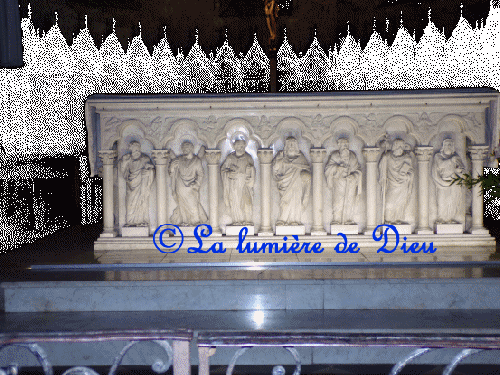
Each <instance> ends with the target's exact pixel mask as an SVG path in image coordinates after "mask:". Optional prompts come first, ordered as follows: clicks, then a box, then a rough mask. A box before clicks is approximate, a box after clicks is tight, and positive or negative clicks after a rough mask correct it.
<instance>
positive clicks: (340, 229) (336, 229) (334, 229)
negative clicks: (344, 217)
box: [330, 224, 359, 236]
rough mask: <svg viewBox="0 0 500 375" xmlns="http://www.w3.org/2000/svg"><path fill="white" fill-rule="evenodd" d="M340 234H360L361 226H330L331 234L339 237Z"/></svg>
mask: <svg viewBox="0 0 500 375" xmlns="http://www.w3.org/2000/svg"><path fill="white" fill-rule="evenodd" d="M338 233H343V234H359V225H358V224H353V225H340V224H332V225H330V234H331V235H334V236H335V235H337V234H338Z"/></svg>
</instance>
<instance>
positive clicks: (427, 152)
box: [415, 146, 434, 161]
mask: <svg viewBox="0 0 500 375" xmlns="http://www.w3.org/2000/svg"><path fill="white" fill-rule="evenodd" d="M433 152H434V147H432V146H417V147H415V154H416V156H417V160H418V161H429V160H431V156H432V153H433Z"/></svg>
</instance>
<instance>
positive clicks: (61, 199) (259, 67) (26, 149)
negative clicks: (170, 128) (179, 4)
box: [0, 0, 500, 253]
mask: <svg viewBox="0 0 500 375" xmlns="http://www.w3.org/2000/svg"><path fill="white" fill-rule="evenodd" d="M66 3H67V4H70V5H72V6H81V7H83V8H79V9H80V10H81V9H87V8H88V9H89V11H92V12H94V14H95V12H98V11H99V9H104V10H102V11H103V12H105V11H106V10H109V9H108V7H112V6H114V7H115V8H116V9H118V8H119V9H122V8H123V9H125V10H124V11H122V12H121V13H119V12H118V13H116V14H115V15H114V16H113V17H110V18H109V19H107V21H106V25H105V28H104V29H103V31H102V33H101V34H99V36H98V37H97V36H96V35H97V34H96V27H97V26H96V25H94V24H93V23H92V22H91V21H89V18H88V17H87V16H86V14H83V13H81V12H80V13H79V18H78V22H73V21H71V20H65V19H63V16H62V15H61V14H63V13H64V12H61V14H60V11H59V10H57V9H56V11H54V12H52V8H51V7H50V2H49V1H47V2H46V4H47V7H46V8H47V9H45V10H46V11H47V12H48V13H47V12H46V13H45V18H44V20H45V21H44V22H45V23H43V26H42V27H41V26H40V20H39V19H38V20H37V17H36V16H35V15H34V12H33V8H32V6H31V4H30V3H26V4H21V5H22V6H21V14H22V43H23V58H24V65H23V66H22V67H18V68H0V87H1V88H0V113H1V120H0V121H1V126H0V197H1V199H0V213H1V214H0V246H1V250H0V252H3V253H5V252H8V251H12V250H15V249H17V248H19V247H20V246H22V245H25V244H28V243H30V242H33V241H35V240H37V239H40V238H43V237H45V236H47V235H50V234H53V233H56V232H57V231H60V230H62V229H65V228H68V227H70V226H74V225H77V224H83V225H87V224H94V223H102V179H100V178H99V177H93V178H90V168H89V163H88V153H87V147H88V145H87V130H86V124H85V116H84V107H85V101H86V99H87V98H88V97H89V96H90V95H93V94H96V93H103V94H120V95H142V94H191V93H229V92H231V93H259V92H269V87H270V84H269V59H268V56H267V51H266V46H265V44H264V43H265V42H264V41H265V40H266V38H267V29H266V26H265V21H264V17H263V15H262V17H261V20H260V22H259V23H253V24H252V22H246V23H244V24H245V25H246V26H242V27H241V28H240V30H239V31H241V33H240V34H238V33H236V32H235V25H238V22H237V21H238V20H239V19H246V17H250V18H251V17H254V18H255V17H259V15H258V12H257V11H256V10H255V9H260V8H258V7H260V5H261V4H260V2H255V4H254V5H253V6H254V8H255V9H254V8H252V9H250V10H248V9H246V8H242V7H241V4H242V3H245V2H236V1H233V0H231V1H221V2H214V5H213V8H214V12H215V13H216V15H217V18H216V19H211V20H212V21H213V22H215V24H216V25H217V27H214V28H213V30H215V31H213V35H212V34H210V31H207V29H200V27H198V26H197V24H196V22H185V25H184V29H182V25H183V24H182V22H181V23H179V21H178V20H177V21H175V22H177V23H176V25H177V26H176V27H177V28H176V29H175V30H176V31H175V33H174V31H173V30H174V29H173V27H172V24H173V23H174V20H173V18H170V19H169V18H164V19H156V20H155V22H156V23H155V25H156V26H155V27H156V32H155V33H153V34H154V35H153V34H152V32H151V25H150V23H149V22H148V20H147V19H145V18H144V15H142V16H141V17H137V18H135V19H134V17H132V16H130V17H129V18H128V19H125V21H124V19H123V14H125V13H126V12H131V13H130V14H132V15H133V14H134V13H133V12H134V11H137V9H140V8H141V2H140V1H132V0H130V1H122V2H112V1H110V2H109V4H107V3H103V4H104V5H101V6H100V7H96V6H93V3H92V2H89V1H83V0H82V1H73V2H65V4H66ZM167 3H171V2H169V1H167ZM250 3H252V2H250ZM250 3H248V2H247V3H246V4H250ZM348 3H349V2H348ZM75 4H76V5H75ZM82 4H83V5H82ZM252 4H253V3H252ZM311 4H312V5H311ZM342 4H345V3H342V2H340V1H337V2H336V7H335V8H334V9H333V12H332V8H331V5H332V3H331V2H330V1H326V0H325V1H311V2H310V4H309V3H307V2H302V3H297V2H296V1H295V2H294V1H288V3H287V2H286V1H283V4H281V5H280V7H281V8H282V10H283V12H282V13H281V15H280V16H281V17H282V18H281V19H280V22H279V23H278V24H279V33H278V38H279V43H278V53H277V79H278V82H277V90H278V92H315V91H371V90H377V91H379V90H420V89H438V88H439V89H452V88H482V87H488V88H491V89H494V90H499V89H500V71H499V69H498V63H499V61H500V9H499V8H500V7H499V6H498V5H497V4H496V3H493V2H492V3H485V4H483V5H484V7H480V8H477V10H478V12H479V15H477V14H474V13H473V9H476V8H472V7H469V8H467V7H466V6H464V4H463V3H462V5H461V6H457V4H455V3H453V4H455V5H453V4H451V3H450V4H451V5H450V9H451V10H450V12H448V13H444V14H445V16H443V13H442V8H443V6H442V5H440V6H441V8H440V9H441V13H437V12H436V13H434V12H433V6H432V2H431V3H425V2H423V1H420V2H419V1H413V2H408V1H407V2H404V3H402V2H395V1H392V2H391V1H385V2H383V3H382V4H381V5H382V7H385V8H384V9H393V8H394V7H397V6H399V5H401V4H403V5H405V6H407V5H408V4H410V6H411V7H413V8H412V9H413V10H415V9H417V10H419V12H417V13H418V14H422V13H423V18H419V20H418V21H419V22H418V24H414V23H412V20H413V19H412V17H411V16H409V14H410V15H411V14H417V13H415V11H412V12H413V13H405V12H403V11H401V12H399V13H397V12H396V11H392V13H391V12H387V15H392V18H386V19H380V12H379V11H377V12H378V13H376V11H375V10H373V12H374V13H373V15H372V16H373V17H374V18H373V21H372V22H371V23H369V24H366V23H364V24H363V23H362V22H360V21H359V20H360V16H359V14H358V15H357V13H356V12H358V13H359V12H363V9H359V8H357V10H356V7H355V6H354V5H355V4H353V3H352V2H350V7H346V8H345V9H347V10H345V9H344V8H342ZM384 4H385V5H384ZM429 4H431V5H429ZM42 5H43V4H42ZM308 5H311V7H310V8H308V7H307V6H308ZM92 6H93V7H92ZM313 6H314V7H313ZM85 7H87V8H85ZM120 7H121V8H120ZM42 8H43V7H42ZM42 8H41V5H40V4H39V3H38V4H37V9H38V11H39V12H40V9H42ZM123 9H122V10H123ZM311 9H313V10H311ZM343 9H344V10H345V13H342V12H343V11H344V10H343ZM377 9H380V7H379V8H377ZM398 9H399V8H398ZM405 9H406V8H405ZM467 9H469V10H467ZM471 9H472V10H471ZM174 11H175V9H174ZM313 11H314V12H319V13H320V14H321V15H322V18H321V20H319V21H318V22H319V26H317V25H316V24H315V20H314V19H311V17H310V14H309V13H307V12H313ZM124 12H125V13H124ZM252 12H253V13H252ZM301 12H302V13H303V14H304V17H306V15H307V14H309V16H307V18H306V19H301V14H302V13H301ZM215 13H214V14H215ZM254 13H255V14H254ZM334 13H335V14H334ZM47 14H49V16H50V17H49V18H47ZM331 14H334V16H335V18H332V22H331V28H332V29H335V32H332V33H330V34H329V33H327V32H325V30H328V27H329V23H328V17H329V15H331ZM435 14H438V15H435ZM446 14H448V15H449V17H450V20H451V19H453V20H456V22H454V23H453V25H451V24H450V22H451V21H450V22H448V23H446V22H445V21H446V20H445V19H444V21H443V17H446ZM80 15H81V17H80ZM39 16H40V13H39ZM212 16H213V14H211V15H210V17H212ZM363 16H364V17H365V18H366V17H367V15H366V14H364V15H363ZM376 16H377V17H378V18H377V17H376ZM68 17H69V16H68ZM120 17H121V18H120ZM332 17H333V16H332ZM368 17H370V15H368ZM188 19H189V18H188ZM251 19H252V18H251ZM340 19H342V20H344V21H345V22H339V20H340ZM47 20H49V21H50V22H48V23H47V22H46V21H47ZM117 20H118V21H117ZM169 20H170V21H169ZM334 20H335V22H334ZM471 20H472V21H471ZM474 20H475V21H474ZM70 21H71V22H73V31H72V33H71V38H68V35H67V34H68V32H67V25H68V22H70ZM96 22H97V21H96ZM127 22H129V24H126V23H127ZM169 22H171V24H169ZM294 22H295V23H294ZM301 22H302V23H306V24H307V27H306V28H305V30H306V31H305V32H302V33H301V32H300V31H298V30H300V28H297V27H296V26H294V25H296V24H297V23H298V24H300V23H301ZM117 23H119V24H120V25H118V26H117ZM124 23H125V25H124ZM143 24H144V26H143ZM61 25H65V27H61ZM127 25H128V26H127ZM179 25H181V26H179ZM290 25H292V26H293V27H292V26H290ZM126 27H129V31H130V35H129V36H128V37H127V36H126V35H125V34H126V33H125V34H124V30H125V29H126ZM179 27H181V29H179ZM361 27H364V29H363V30H361V29H360V28H361ZM146 28H147V30H148V37H147V38H146V39H147V40H148V42H146V41H145V37H144V35H143V33H145V31H144V30H146ZM62 29H65V30H66V31H65V32H63V30H62ZM143 29H144V30H143ZM289 29H290V31H289ZM179 30H181V31H182V32H183V33H184V34H185V35H186V37H185V38H184V39H179V38H177V37H174V35H178V34H179ZM118 31H120V32H118ZM176 33H177V34H176ZM207 33H208V34H207ZM292 33H293V34H292ZM118 34H120V35H118ZM181 34H182V33H181ZM124 35H125V37H124ZM151 35H153V36H151ZM238 35H240V36H241V35H244V36H245V37H241V38H238ZM206 40H209V41H210V43H208V44H207V43H205V42H203V41H206ZM125 41H126V43H125ZM291 41H293V42H291ZM486 173H497V172H496V170H486ZM498 213H499V210H498V203H495V202H494V203H492V204H489V205H488V207H487V208H486V210H485V223H486V224H487V225H488V226H489V227H490V229H493V231H494V227H495V226H496V220H497V217H498ZM494 233H496V232H494Z"/></svg>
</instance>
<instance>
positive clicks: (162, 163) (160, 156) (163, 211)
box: [151, 150, 169, 226]
mask: <svg viewBox="0 0 500 375" xmlns="http://www.w3.org/2000/svg"><path fill="white" fill-rule="evenodd" d="M151 156H152V157H153V159H154V161H155V164H156V212H157V217H158V223H157V225H158V226H160V225H163V224H168V221H167V220H168V218H167V213H168V205H167V163H168V157H169V150H153V151H152V152H151Z"/></svg>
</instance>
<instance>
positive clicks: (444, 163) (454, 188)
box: [432, 139, 465, 224]
mask: <svg viewBox="0 0 500 375" xmlns="http://www.w3.org/2000/svg"><path fill="white" fill-rule="evenodd" d="M464 172H465V166H464V163H463V162H462V159H461V158H460V156H458V154H457V153H456V152H455V143H454V142H453V140H451V139H445V140H444V141H443V146H442V147H441V150H440V151H439V152H438V153H437V154H436V155H434V159H433V161H432V178H433V179H434V182H435V183H436V196H437V207H438V218H437V222H438V223H439V224H458V223H459V219H460V216H461V215H463V213H464V203H463V200H464V198H463V189H462V186H459V185H456V184H454V185H451V186H450V184H451V181H452V180H453V179H454V178H455V177H457V176H463V174H464Z"/></svg>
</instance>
